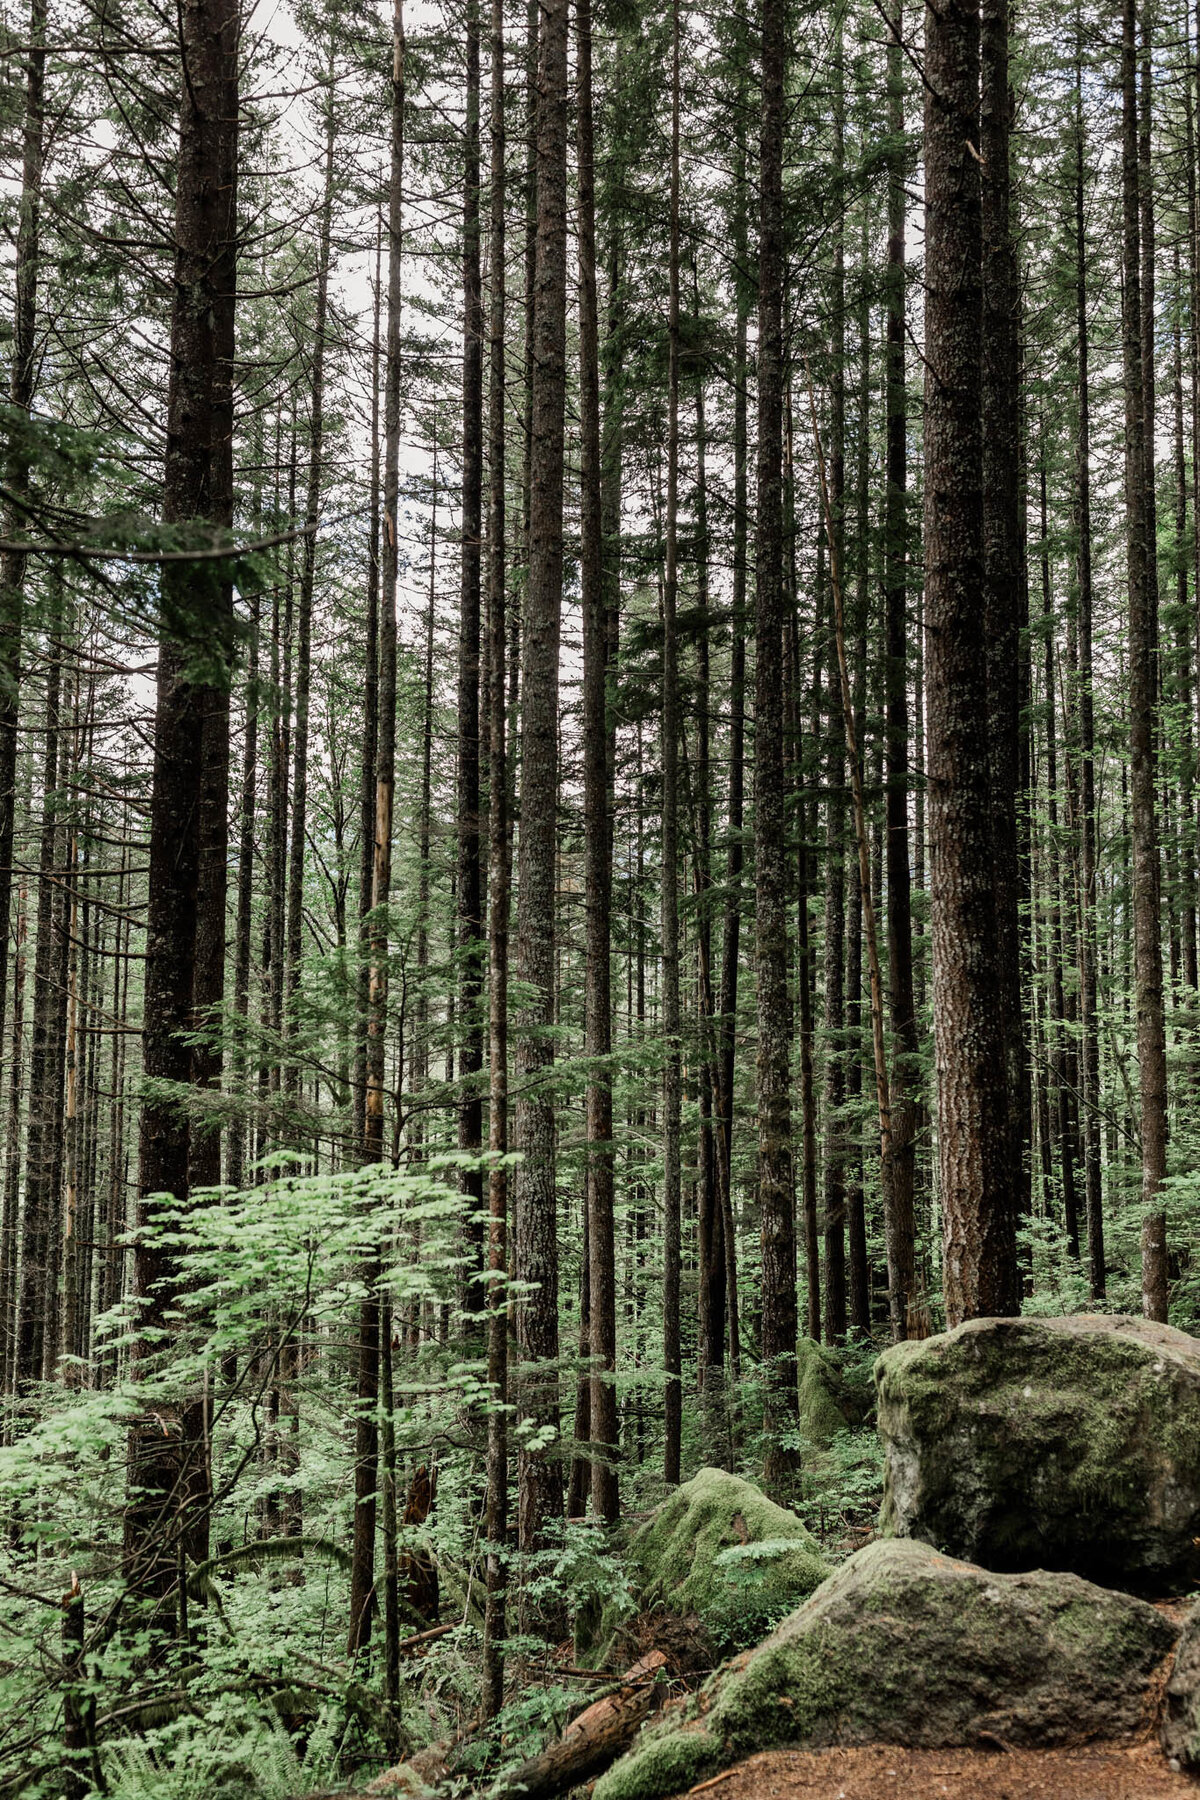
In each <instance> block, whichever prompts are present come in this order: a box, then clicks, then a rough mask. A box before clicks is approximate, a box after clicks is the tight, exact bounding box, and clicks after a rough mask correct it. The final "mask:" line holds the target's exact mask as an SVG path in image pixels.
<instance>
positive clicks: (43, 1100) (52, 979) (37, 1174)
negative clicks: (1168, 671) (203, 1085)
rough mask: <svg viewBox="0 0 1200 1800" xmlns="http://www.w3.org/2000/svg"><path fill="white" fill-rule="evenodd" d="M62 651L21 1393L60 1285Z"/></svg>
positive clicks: (42, 892)
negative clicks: (56, 1247) (56, 1244)
mask: <svg viewBox="0 0 1200 1800" xmlns="http://www.w3.org/2000/svg"><path fill="white" fill-rule="evenodd" d="M62 661H63V659H62V645H61V642H60V641H58V640H57V639H56V637H54V636H51V637H49V638H48V639H47V642H46V706H45V757H44V761H43V774H42V827H41V847H40V852H39V858H38V881H37V945H36V948H35V951H34V961H33V1028H32V1032H31V1043H30V1055H29V1130H28V1134H27V1137H26V1142H25V1205H24V1210H23V1213H22V1216H21V1256H20V1272H21V1274H20V1289H19V1294H18V1302H17V1320H16V1380H15V1391H16V1392H17V1393H18V1394H21V1393H22V1392H24V1391H25V1390H27V1389H28V1388H29V1387H30V1386H32V1384H33V1383H35V1382H37V1381H40V1380H41V1378H42V1367H43V1363H44V1360H45V1348H46V1337H47V1331H46V1325H47V1319H48V1317H49V1314H50V1312H51V1310H52V1301H51V1288H52V1287H53V1286H54V1285H55V1283H56V1281H57V1270H56V1268H55V1267H54V1265H53V1262H52V1245H53V1239H54V1229H53V1226H54V1218H55V1215H56V1211H57V1206H58V1195H57V1193H56V1192H55V1188H54V1171H55V1166H56V1146H57V1144H58V1141H59V1135H60V1129H61V1110H62V1084H61V1080H58V1081H56V1080H55V1070H56V1066H57V1057H56V1054H55V1049H56V1046H55V1036H56V1034H55V1023H56V1020H57V1016H58V993H57V981H56V977H57V973H58V967H59V962H60V950H61V944H60V937H61V933H62V929H63V920H62V916H61V904H60V902H61V887H60V883H59V881H58V880H57V878H56V863H57V851H58V841H59V835H60V830H61V825H62V801H63V796H62V794H61V792H60V789H59V740H60V732H61V726H62V719H61V710H60V709H61V704H62Z"/></svg>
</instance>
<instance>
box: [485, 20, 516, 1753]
mask: <svg viewBox="0 0 1200 1800" xmlns="http://www.w3.org/2000/svg"><path fill="white" fill-rule="evenodd" d="M491 65H492V66H491V100H492V116H491V144H490V155H491V196H490V214H489V222H490V238H489V246H488V257H489V261H490V264H491V287H490V293H489V297H488V298H489V313H488V421H487V430H488V547H487V631H488V695H487V702H488V908H489V910H488V1154H489V1158H490V1162H491V1167H490V1169H489V1172H488V1292H487V1303H488V1323H487V1374H488V1391H489V1395H490V1409H489V1412H488V1431H487V1516H486V1527H487V1553H486V1554H487V1563H486V1577H485V1579H486V1583H487V1593H486V1598H485V1602H484V1621H483V1694H482V1711H483V1716H484V1718H485V1719H494V1718H495V1717H496V1714H497V1713H498V1712H499V1711H500V1709H501V1707H502V1706H503V1704H504V1653H503V1650H502V1648H501V1645H502V1644H503V1641H504V1635H505V1617H506V1611H507V1607H506V1600H507V1595H506V1589H507V1582H508V1577H507V1571H506V1563H505V1554H504V1552H505V1544H506V1539H507V1535H508V1412H507V1407H508V1296H507V1294H506V1293H505V1291H504V1285H505V1271H506V1269H507V1264H508V1170H507V1169H506V1167H505V1165H504V1161H503V1158H504V1157H505V1156H506V1155H507V1153H508V915H509V864H510V855H509V837H508V744H507V718H506V708H505V699H506V695H505V682H504V674H505V616H504V613H505V585H504V583H505V488H504V474H505V469H504V400H505V394H504V373H505V370H504V318H505V290H504V244H505V217H504V207H505V197H506V184H505V166H504V158H505V121H504V0H492V14H491Z"/></svg>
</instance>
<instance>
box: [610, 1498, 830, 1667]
mask: <svg viewBox="0 0 1200 1800" xmlns="http://www.w3.org/2000/svg"><path fill="white" fill-rule="evenodd" d="M629 1555H630V1562H631V1564H632V1567H633V1571H634V1586H635V1592H636V1594H637V1597H638V1600H639V1603H640V1604H641V1606H642V1607H643V1608H650V1607H653V1606H660V1605H661V1606H665V1607H668V1608H669V1609H670V1610H671V1611H672V1612H674V1613H678V1614H680V1615H681V1616H684V1617H686V1616H687V1615H689V1614H695V1615H696V1616H697V1617H698V1618H699V1620H700V1622H701V1624H702V1625H703V1627H704V1629H705V1630H706V1631H707V1633H708V1635H709V1636H710V1637H711V1639H712V1640H713V1643H714V1644H715V1645H716V1647H717V1649H718V1650H725V1651H728V1650H729V1649H735V1648H739V1647H740V1646H742V1645H744V1644H752V1643H755V1642H757V1640H758V1639H759V1638H760V1637H762V1636H763V1634H764V1633H765V1632H767V1631H769V1630H770V1629H771V1627H772V1625H775V1624H777V1623H778V1621H779V1620H780V1619H782V1618H783V1617H784V1616H785V1615H786V1614H787V1613H789V1612H791V1610H792V1608H793V1607H795V1606H797V1605H798V1604H799V1602H800V1601H801V1600H804V1599H806V1598H807V1596H808V1595H809V1594H811V1593H812V1591H813V1589H814V1588H816V1587H819V1586H820V1584H821V1582H823V1581H824V1579H825V1577H826V1575H828V1573H829V1568H828V1565H827V1564H826V1563H825V1562H824V1561H823V1560H822V1557H821V1552H820V1549H819V1548H818V1546H817V1543H816V1540H815V1538H813V1537H812V1535H811V1534H810V1532H809V1531H808V1530H807V1528H806V1527H805V1526H804V1525H803V1524H802V1523H801V1521H800V1520H799V1519H798V1518H797V1517H796V1515H795V1514H794V1513H790V1512H787V1511H785V1510H784V1508H783V1507H782V1506H776V1505H775V1503H774V1501H772V1500H768V1499H767V1496H766V1495H765V1494H764V1493H761V1492H760V1490H759V1489H758V1488H756V1487H754V1486H752V1485H751V1483H750V1482H748V1481H742V1480H740V1479H739V1477H738V1476H736V1475H727V1474H726V1473H725V1471H724V1470H723V1469H701V1470H700V1472H699V1474H698V1475H694V1476H693V1477H692V1479H691V1481H687V1482H685V1483H684V1484H683V1486H682V1487H678V1488H676V1490H675V1492H674V1493H673V1494H672V1495H671V1496H670V1498H669V1499H668V1500H665V1501H664V1502H663V1504H662V1505H661V1506H660V1507H659V1509H658V1511H657V1512H656V1513H655V1515H654V1517H653V1518H652V1519H649V1520H648V1521H647V1522H646V1524H645V1525H643V1526H642V1528H641V1530H640V1531H639V1532H638V1533H637V1536H636V1537H635V1538H634V1539H633V1542H632V1544H631V1545H630V1552H629Z"/></svg>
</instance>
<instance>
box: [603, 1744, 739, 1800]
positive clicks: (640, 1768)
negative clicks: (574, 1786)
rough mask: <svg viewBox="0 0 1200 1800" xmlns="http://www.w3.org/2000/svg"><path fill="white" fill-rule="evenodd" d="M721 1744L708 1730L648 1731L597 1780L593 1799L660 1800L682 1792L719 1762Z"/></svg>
mask: <svg viewBox="0 0 1200 1800" xmlns="http://www.w3.org/2000/svg"><path fill="white" fill-rule="evenodd" d="M719 1749H720V1746H719V1745H718V1744H717V1743H716V1741H715V1740H714V1739H713V1738H712V1737H710V1736H709V1734H708V1732H707V1731H677V1730H672V1731H668V1732H664V1733H663V1734H662V1735H661V1736H652V1735H648V1736H647V1737H646V1738H645V1739H644V1740H643V1741H642V1742H641V1743H639V1744H638V1745H637V1747H636V1748H635V1749H634V1750H632V1751H630V1753H629V1754H628V1755H627V1756H623V1757H622V1758H621V1760H620V1762H618V1763H614V1764H613V1766H612V1768H611V1769H609V1771H608V1773H607V1774H606V1775H602V1776H601V1777H600V1780H599V1781H598V1782H597V1783H596V1787H595V1790H594V1800H660V1797H661V1796H662V1795H666V1794H682V1793H685V1792H686V1790H687V1789H688V1788H690V1787H691V1786H692V1785H693V1783H694V1782H697V1781H699V1780H700V1778H701V1777H702V1776H703V1775H704V1774H706V1773H707V1771H708V1770H709V1769H711V1768H717V1767H719V1766H720V1764H721V1761H722V1760H723V1759H722V1758H721V1757H720V1756H719Z"/></svg>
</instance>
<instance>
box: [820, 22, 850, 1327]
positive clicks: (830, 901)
mask: <svg viewBox="0 0 1200 1800" xmlns="http://www.w3.org/2000/svg"><path fill="white" fill-rule="evenodd" d="M843 48H844V15H843V14H842V13H839V14H838V18H837V24H836V26H835V27H834V48H833V170H832V178H833V181H834V184H835V190H836V192H837V193H838V195H839V202H838V210H839V222H838V224H837V226H836V228H835V231H834V239H833V281H832V292H831V296H830V307H831V312H832V325H833V331H832V341H831V351H830V370H829V409H830V420H829V505H830V511H831V514H832V520H833V525H832V529H833V538H832V540H831V542H830V545H829V555H830V571H831V575H832V574H833V570H834V565H835V564H836V569H837V574H836V576H835V577H834V578H835V579H836V580H838V581H840V580H841V570H842V569H843V567H844V566H845V557H844V555H843V545H844V543H845V518H846V373H845V371H846V266H845V265H846V256H845V238H844V229H843V225H842V222H841V218H840V213H841V195H842V193H843V190H844V180H845V170H844V164H845V106H846V96H845V62H844V56H843ZM828 746H829V747H828V757H829V763H828V775H827V787H828V796H829V797H828V800H827V802H826V807H825V1044H826V1048H825V1341H826V1342H827V1343H829V1344H840V1343H841V1342H842V1341H843V1340H844V1338H845V1336H846V1146H845V1120H844V1118H843V1111H842V1109H843V1105H844V1103H845V1098H846V1039H845V1029H844V1028H845V1005H846V844H845V836H846V804H845V786H846V737H845V720H844V718H843V711H842V690H841V687H840V684H839V683H838V682H837V681H831V682H830V684H829V739H828Z"/></svg>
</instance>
